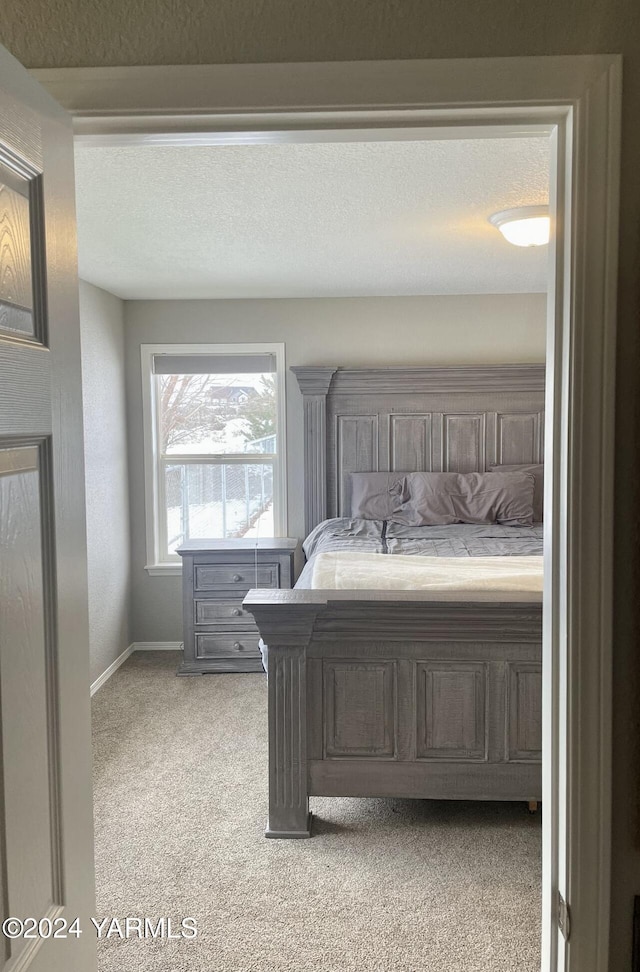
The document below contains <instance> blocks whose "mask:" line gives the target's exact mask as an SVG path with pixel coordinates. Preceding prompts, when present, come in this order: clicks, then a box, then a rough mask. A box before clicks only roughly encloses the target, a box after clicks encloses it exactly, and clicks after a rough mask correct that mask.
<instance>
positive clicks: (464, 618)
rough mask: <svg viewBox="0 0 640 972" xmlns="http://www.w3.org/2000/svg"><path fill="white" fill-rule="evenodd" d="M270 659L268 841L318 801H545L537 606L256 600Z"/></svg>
mask: <svg viewBox="0 0 640 972" xmlns="http://www.w3.org/2000/svg"><path fill="white" fill-rule="evenodd" d="M244 606H245V608H246V609H247V610H248V611H250V612H251V613H252V614H253V616H254V617H255V620H256V623H257V625H258V628H259V630H260V634H261V636H262V638H263V640H264V641H265V643H266V644H267V645H268V651H269V816H268V824H267V830H266V836H268V837H309V836H310V835H311V818H310V814H309V796H363V797H416V798H431V799H454V800H461V799H462V800H463V799H469V800H524V801H537V800H539V799H540V798H541V795H542V794H541V773H540V767H541V715H542V713H541V697H542V691H541V681H542V679H541V675H542V666H541V642H542V604H541V598H540V596H539V595H536V594H531V595H529V594H513V595H505V594H482V595H481V594H477V593H475V594H469V595H468V596H465V595H461V594H460V593H459V592H458V593H456V594H455V595H446V594H442V593H439V594H430V593H428V592H420V593H418V592H414V591H407V592H404V591H393V592H386V591H375V592H368V591H310V590H292V591H280V590H275V591H274V590H254V591H250V592H249V594H248V595H247V597H246V599H245V601H244Z"/></svg>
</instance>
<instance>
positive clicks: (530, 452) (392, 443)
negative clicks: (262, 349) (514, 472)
mask: <svg viewBox="0 0 640 972" xmlns="http://www.w3.org/2000/svg"><path fill="white" fill-rule="evenodd" d="M291 370H292V371H293V372H294V374H295V375H296V378H297V379H298V384H299V386H300V390H301V392H302V396H303V403H304V404H303V407H304V470H305V472H304V478H305V524H306V531H307V533H309V532H310V530H312V529H313V527H314V526H316V524H317V523H320V521H321V520H325V519H326V518H327V517H332V516H342V515H348V514H349V509H350V501H351V497H350V492H349V490H350V480H349V473H350V472H372V471H375V470H383V471H386V470H391V471H393V470H398V471H399V472H401V471H402V472H414V471H416V470H427V471H433V472H475V471H483V470H485V469H487V468H488V467H489V466H491V465H493V464H494V463H518V462H532V463H538V462H542V461H543V453H544V441H543V438H544V371H545V369H544V365H495V366H489V367H487V366H480V367H478V366H464V367H456V368H333V367H322V366H317V367H316V366H307V365H303V366H297V367H293V368H292V369H291Z"/></svg>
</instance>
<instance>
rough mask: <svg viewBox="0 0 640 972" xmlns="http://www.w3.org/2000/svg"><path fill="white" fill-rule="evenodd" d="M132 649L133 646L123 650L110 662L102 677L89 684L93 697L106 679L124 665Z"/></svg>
mask: <svg viewBox="0 0 640 972" xmlns="http://www.w3.org/2000/svg"><path fill="white" fill-rule="evenodd" d="M134 649H135V645H129V647H128V648H125V650H124V651H123V652H122V654H120V655H118V657H117V658H116V660H115V661H114V662H111V664H110V665H109V667H108V668H107V669H105V671H104V672H103V673H102V675H99V676H98V678H97V679H96V680H95V682H92V683H91V690H90V691H91V695H92V696H93V695H95V693H96V692H97V691H98V689H99V688H102V686H103V685H104V683H105V682H106V681H107V679H109V678H111V676H112V675H113V673H114V672H117V671H118V669H119V668H120V666H121V665H124V663H125V662H126V660H127V658H128V657H129V655H131V654H132V652H133V651H134Z"/></svg>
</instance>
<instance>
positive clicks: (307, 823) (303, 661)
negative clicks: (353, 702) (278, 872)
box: [246, 590, 318, 838]
mask: <svg viewBox="0 0 640 972" xmlns="http://www.w3.org/2000/svg"><path fill="white" fill-rule="evenodd" d="M278 593H279V592H278V591H271V590H270V591H252V592H250V594H249V595H248V597H247V598H246V601H247V602H249V601H250V600H251V598H252V597H253V596H254V595H256V596H257V595H262V596H263V597H264V596H265V594H266V595H267V597H269V595H273V594H278ZM249 609H250V610H251V611H252V613H253V614H254V617H255V619H256V623H257V624H258V626H259V628H260V634H261V635H262V638H263V640H264V641H265V643H266V644H267V645H268V646H269V649H268V652H269V654H268V668H269V819H268V821H267V829H266V831H265V837H275V838H291V837H310V836H311V814H310V813H309V784H308V771H307V647H308V645H309V642H310V640H311V635H312V632H313V626H314V622H315V619H316V615H317V613H318V608H317V607H316V606H315V605H301V606H300V607H299V608H298V609H297V610H296V608H295V606H294V610H293V611H292V610H291V605H288V604H284V605H283V606H282V608H281V609H280V610H275V611H273V610H271V611H269V613H268V614H267V613H266V612H265V613H263V612H262V611H261V610H260V608H259V607H256V608H254V607H253V606H251V607H250V608H249Z"/></svg>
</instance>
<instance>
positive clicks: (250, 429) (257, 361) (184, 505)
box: [142, 344, 286, 572]
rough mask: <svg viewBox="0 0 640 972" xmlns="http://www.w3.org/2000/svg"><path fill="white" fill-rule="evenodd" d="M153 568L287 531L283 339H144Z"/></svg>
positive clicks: (149, 552)
mask: <svg viewBox="0 0 640 972" xmlns="http://www.w3.org/2000/svg"><path fill="white" fill-rule="evenodd" d="M142 380H143V411H144V424H145V453H146V454H145V480H146V491H145V493H146V504H147V511H146V513H147V569H148V570H151V571H152V572H153V570H154V568H158V570H159V571H161V570H166V569H167V568H170V567H171V565H174V567H175V566H178V567H179V563H180V557H179V556H178V554H177V553H176V550H177V548H178V547H179V546H180V545H181V544H182V543H184V542H185V540H195V539H198V538H209V539H221V538H224V539H236V538H237V539H240V538H252V537H277V536H283V535H284V534H285V533H286V524H285V508H286V492H285V469H284V345H281V344H277V345H276V344H269V345H233V346H230V345H143V346H142Z"/></svg>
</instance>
